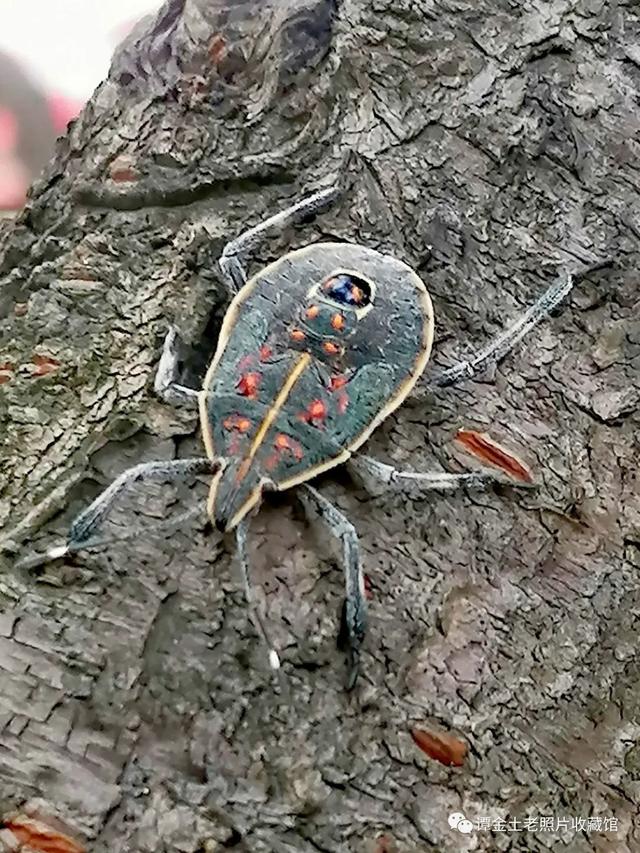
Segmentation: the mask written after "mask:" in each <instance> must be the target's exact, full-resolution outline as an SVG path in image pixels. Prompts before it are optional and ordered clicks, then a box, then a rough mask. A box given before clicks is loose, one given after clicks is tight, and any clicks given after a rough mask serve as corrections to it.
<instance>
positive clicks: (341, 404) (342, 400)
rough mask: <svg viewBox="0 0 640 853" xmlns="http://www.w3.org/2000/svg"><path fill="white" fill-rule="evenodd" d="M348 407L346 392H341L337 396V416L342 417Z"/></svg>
mask: <svg viewBox="0 0 640 853" xmlns="http://www.w3.org/2000/svg"><path fill="white" fill-rule="evenodd" d="M348 405H349V395H348V394H347V392H346V391H341V392H340V393H339V394H338V414H339V415H344V413H345V412H346V411H347V407H348Z"/></svg>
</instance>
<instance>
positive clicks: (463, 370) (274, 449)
mask: <svg viewBox="0 0 640 853" xmlns="http://www.w3.org/2000/svg"><path fill="white" fill-rule="evenodd" d="M338 194H339V191H338V190H337V189H336V188H333V187H332V188H329V189H325V190H322V191H320V192H317V193H314V194H313V195H311V196H308V197H306V198H304V199H302V200H301V201H299V202H298V203H297V204H294V205H293V206H292V207H290V208H287V209H286V210H284V211H282V212H280V213H277V214H275V215H274V216H271V217H270V218H269V219H267V220H265V221H264V222H263V223H261V224H259V225H257V226H255V227H253V228H251V229H249V230H248V231H246V232H245V233H244V234H242V235H241V236H239V237H238V238H236V239H235V240H232V241H231V242H230V243H228V244H227V246H226V247H225V249H224V251H223V253H222V256H221V258H220V261H219V264H220V271H221V274H222V277H223V280H224V282H225V284H226V286H227V287H228V289H229V291H230V294H231V296H232V299H231V302H230V305H229V307H228V310H227V313H226V315H225V318H224V321H223V323H222V327H221V330H220V335H219V340H218V345H217V350H216V352H215V355H214V357H213V360H212V362H211V365H210V367H209V369H208V371H207V374H206V377H205V379H204V382H203V385H202V388H201V389H200V390H196V389H191V388H187V387H185V386H184V385H181V384H179V383H178V382H177V376H178V372H179V371H178V359H177V347H178V338H177V334H176V332H175V331H174V330H173V329H170V330H169V333H168V334H167V337H166V340H165V343H164V348H163V352H162V355H161V358H160V362H159V366H158V372H157V375H156V380H155V390H156V392H157V393H158V394H160V395H161V396H162V397H163V398H164V399H165V400H167V401H168V402H176V401H179V402H189V403H193V404H197V405H198V406H199V412H200V421H201V427H202V437H203V442H204V446H205V449H206V456H203V457H202V458H196V459H178V460H174V461H170V462H148V463H144V464H140V465H136V466H134V467H133V468H131V469H129V470H128V471H125V472H124V473H123V474H121V475H120V477H118V479H117V480H115V481H114V483H112V484H111V486H109V487H108V488H107V489H106V490H105V491H104V492H103V493H102V494H101V495H100V496H98V498H96V500H95V501H94V502H93V503H92V504H91V505H90V506H89V507H88V508H87V509H85V510H84V511H83V512H82V513H81V514H80V515H79V516H78V517H77V518H76V519H75V520H74V521H73V522H72V524H71V527H70V530H69V534H68V538H67V541H66V543H65V544H64V545H62V546H60V547H57V548H53V549H51V550H50V551H48V552H47V553H46V554H44V555H43V556H37V557H36V558H35V560H34V559H33V558H31V559H28V560H26V561H24V563H29V564H30V565H35V564H37V563H39V562H44V561H46V560H50V559H55V558H58V557H62V556H64V555H66V554H69V553H71V552H73V551H77V550H80V549H82V548H87V547H90V546H91V545H92V544H95V543H96V542H99V541H100V540H99V538H98V533H99V529H100V526H101V525H102V523H103V521H104V520H105V518H106V515H107V513H108V512H109V510H110V508H111V507H112V505H113V504H114V502H115V501H116V500H117V498H118V497H119V496H120V494H121V493H122V492H123V491H124V490H125V489H127V488H128V487H129V486H131V485H132V484H133V483H135V482H140V481H145V480H153V479H162V480H166V479H171V478H173V479H179V478H182V477H186V476H190V475H194V474H203V473H206V474H210V475H211V476H212V480H211V487H210V493H209V499H208V506H207V509H208V514H209V517H210V518H211V520H212V521H213V523H214V524H215V526H216V527H217V528H218V529H219V530H220V531H223V532H227V531H232V530H233V531H235V536H236V545H237V554H238V560H239V564H240V567H241V571H242V577H243V582H244V588H245V594H246V598H247V602H248V604H249V608H250V611H251V613H252V616H253V619H254V623H255V625H256V628H257V630H258V632H259V633H260V634H261V635H262V638H263V640H264V642H265V643H266V645H267V647H268V649H269V662H270V665H271V667H272V669H273V670H278V669H279V667H280V658H279V656H278V653H277V651H276V650H275V648H274V647H273V644H272V643H271V642H270V640H269V636H268V633H267V630H266V625H265V624H264V621H263V618H262V615H261V614H260V612H259V609H258V608H257V606H256V604H255V600H254V594H253V587H252V583H251V577H250V568H249V563H248V559H247V548H246V542H247V527H248V519H249V517H250V514H251V513H252V512H253V511H254V510H255V509H256V508H257V507H258V506H259V504H260V502H261V499H262V497H263V495H264V493H265V492H267V491H269V490H272V491H282V490H284V489H289V488H292V487H294V486H297V487H299V490H300V497H301V499H302V502H303V503H304V504H305V506H307V507H309V508H312V509H314V510H315V511H316V512H317V514H318V515H319V516H320V517H321V519H323V520H324V522H325V523H326V524H327V526H328V527H329V529H330V530H331V531H332V533H333V534H334V535H335V536H336V537H337V538H338V539H339V540H340V541H341V543H342V550H343V562H344V573H345V592H346V595H345V601H344V606H343V611H342V629H341V636H343V637H344V639H345V640H346V643H345V645H346V649H347V652H348V674H347V687H348V688H352V687H353V686H354V684H355V681H356V677H357V674H358V668H359V658H360V649H361V645H362V641H363V638H364V633H365V624H366V597H365V588H364V576H363V570H362V563H361V558H360V550H359V547H358V537H357V533H356V530H355V528H354V526H353V525H352V523H351V522H350V521H349V520H348V519H347V518H346V517H345V516H344V515H343V513H341V512H340V511H339V510H338V509H337V507H335V506H333V504H332V503H331V502H330V501H328V500H327V498H325V497H324V496H323V495H322V494H321V493H320V492H319V491H318V490H317V489H315V488H314V487H313V486H312V485H310V484H309V483H308V481H309V480H311V479H312V478H313V477H315V476H316V475H317V474H319V473H320V472H322V471H326V470H328V469H329V468H332V467H334V466H336V465H339V464H341V463H349V464H350V465H352V466H354V467H355V468H356V470H359V471H361V472H364V473H366V474H368V475H369V476H371V477H374V478H377V479H379V480H381V481H382V482H384V483H386V484H395V485H396V486H399V487H411V488H412V489H413V488H416V487H417V488H419V489H420V490H422V491H428V490H432V489H435V490H451V489H456V488H459V487H461V486H474V487H486V486H487V485H489V484H491V483H494V482H496V481H497V480H498V479H500V478H499V476H498V475H496V474H493V473H491V472H488V471H487V472H483V471H480V472H472V473H462V474H449V473H444V472H426V473H420V472H415V471H397V470H395V469H394V468H393V467H392V466H390V465H386V464H383V463H381V462H378V461H376V460H375V459H372V458H370V457H368V456H365V455H362V454H360V453H359V449H360V447H361V445H362V444H363V443H364V442H365V441H366V439H367V438H368V437H369V435H370V434H371V433H372V431H373V430H374V429H375V428H376V426H378V425H379V424H380V422H381V421H382V420H383V419H384V418H386V417H387V416H388V415H389V414H390V413H391V412H393V411H394V410H395V409H396V408H397V407H398V406H399V405H400V404H401V403H402V401H403V400H404V399H405V398H406V397H407V395H408V394H409V393H410V392H411V391H412V389H413V388H414V386H415V385H416V383H417V381H418V379H419V378H420V377H421V376H422V374H423V372H424V371H425V367H426V365H427V362H428V359H429V354H430V351H431V345H432V341H433V328H434V321H433V309H432V303H431V299H430V297H429V294H428V292H427V288H426V287H425V285H424V283H423V282H422V281H421V279H420V278H419V277H418V275H417V274H416V273H415V272H414V271H413V270H412V269H411V268H410V267H409V266H407V265H406V264H405V263H403V262H402V261H400V260H398V259H397V258H394V257H391V256H390V255H385V254H382V253H380V252H378V251H375V250H373V249H369V248H366V247H364V246H361V245H357V244H354V243H315V244H311V245H308V246H306V247H304V248H302V249H298V250H296V251H293V252H290V253H288V254H286V255H284V256H283V257H281V258H280V259H278V260H277V261H275V262H274V263H272V264H270V265H269V266H267V267H266V268H264V269H262V270H261V271H260V272H258V273H257V274H256V275H254V276H253V277H252V278H251V279H249V280H247V275H246V273H245V268H244V261H245V260H246V258H247V256H248V255H249V253H250V252H251V251H252V250H253V249H255V248H256V247H257V246H258V245H259V244H260V243H261V242H262V241H263V240H264V239H265V238H266V237H267V236H268V235H269V234H270V233H272V232H273V231H274V230H276V229H282V228H283V227H286V226H289V225H291V224H295V223H297V222H299V221H301V220H302V219H305V218H307V217H309V216H311V215H316V214H318V213H320V212H321V211H322V210H323V209H324V208H326V207H327V206H328V205H330V204H331V203H332V202H333V201H334V200H335V198H336V197H337V196H338ZM572 285H573V280H572V278H571V276H569V275H566V276H561V277H560V278H559V279H558V280H557V281H555V282H554V283H553V284H552V285H551V286H550V287H549V288H548V289H547V290H546V291H545V292H544V293H543V294H542V295H541V296H540V298H539V299H538V300H537V301H536V302H535V303H534V304H533V305H532V306H531V307H530V308H529V309H528V311H526V312H525V313H524V314H523V315H522V316H521V317H520V318H519V319H518V320H517V321H516V322H515V323H514V324H513V325H512V326H511V327H509V328H508V329H507V330H505V331H504V332H502V334H500V335H499V336H498V337H497V338H496V339H495V340H493V341H490V342H489V343H488V344H487V346H485V347H484V349H482V350H481V351H480V352H478V353H477V355H476V356H475V357H473V358H472V359H469V360H465V361H461V362H459V363H458V364H456V365H454V366H453V367H451V368H450V369H448V370H446V371H444V372H443V373H440V374H439V375H436V376H434V377H433V378H432V379H431V380H430V382H429V383H427V384H430V385H431V386H433V387H438V386H445V385H450V384H453V383H454V382H457V381H458V380H460V379H463V378H468V377H470V376H472V375H473V374H474V373H475V372H476V371H477V370H478V369H479V368H481V367H482V366H485V365H486V364H487V363H489V362H491V361H495V360H497V359H498V358H500V357H501V356H503V355H504V354H505V353H507V352H508V351H509V350H510V349H511V348H512V347H513V346H515V344H516V343H517V342H518V341H519V340H521V338H522V337H523V336H524V335H525V334H526V333H527V332H528V331H529V330H530V329H532V328H533V327H534V326H535V325H536V324H537V323H538V322H539V321H540V320H541V319H542V318H543V317H545V316H546V315H547V314H548V313H549V312H550V311H551V310H552V309H553V308H554V307H555V306H556V305H557V304H558V303H559V302H560V301H561V300H562V299H563V298H564V297H565V296H566V295H567V294H568V293H569V291H570V290H571V287H572ZM100 544H102V542H100ZM24 563H23V565H24Z"/></svg>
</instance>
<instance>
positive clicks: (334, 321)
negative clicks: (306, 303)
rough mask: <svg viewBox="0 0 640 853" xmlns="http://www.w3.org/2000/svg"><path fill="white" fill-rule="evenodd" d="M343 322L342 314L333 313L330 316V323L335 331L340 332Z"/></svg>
mask: <svg viewBox="0 0 640 853" xmlns="http://www.w3.org/2000/svg"><path fill="white" fill-rule="evenodd" d="M344 322H345V321H344V317H343V316H342V314H334V315H333V317H332V318H331V325H332V327H333V328H334V329H335V330H336V331H337V332H341V331H342V330H343V329H344Z"/></svg>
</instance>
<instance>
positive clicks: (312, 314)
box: [307, 305, 320, 320]
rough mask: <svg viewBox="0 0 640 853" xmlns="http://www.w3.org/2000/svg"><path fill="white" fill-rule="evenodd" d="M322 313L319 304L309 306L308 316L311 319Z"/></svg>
mask: <svg viewBox="0 0 640 853" xmlns="http://www.w3.org/2000/svg"><path fill="white" fill-rule="evenodd" d="M319 313H320V309H319V308H318V306H317V305H312V306H311V307H310V308H307V317H308V318H309V320H313V319H314V317H317V316H318V314H319Z"/></svg>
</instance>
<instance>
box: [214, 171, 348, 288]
mask: <svg viewBox="0 0 640 853" xmlns="http://www.w3.org/2000/svg"><path fill="white" fill-rule="evenodd" d="M340 192H341V190H340V187H338V186H331V187H329V188H327V189H324V190H320V191H318V192H315V193H313V194H312V195H309V196H305V198H303V199H301V200H300V201H297V202H296V203H295V204H292V205H291V206H290V207H287V208H286V209H285V210H281V211H280V212H279V213H275V214H274V215H273V216H269V217H268V219H265V220H264V221H263V222H259V223H258V224H257V225H254V226H253V228H249V229H248V230H247V231H244V232H243V233H242V234H240V235H239V236H238V237H236V238H234V239H233V240H231V241H230V242H229V243H227V245H226V246H225V247H224V249H223V250H222V255H221V256H220V260H219V262H218V263H219V264H220V269H221V271H222V275H223V278H224V281H225V284H226V286H227V287H228V289H229V292H230V293H231V294H235V293H237V291H238V290H240V288H241V287H242V286H243V285H244V284H245V283H246V280H247V274H246V271H245V269H244V261H245V260H246V257H247V255H248V254H249V253H250V252H252V251H253V250H254V249H256V248H257V247H258V246H259V245H260V244H261V243H262V242H263V241H264V240H265V239H266V238H267V237H268V236H271V235H273V234H277V233H280V232H282V231H283V230H284V229H285V228H287V227H288V226H289V225H294V224H295V223H297V222H301V221H302V220H303V219H306V218H307V217H310V216H315V215H316V214H318V213H320V212H321V211H323V210H325V209H326V208H327V207H329V206H330V205H331V204H332V203H333V202H334V201H335V200H336V199H337V198H338V196H339V195H340Z"/></svg>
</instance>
